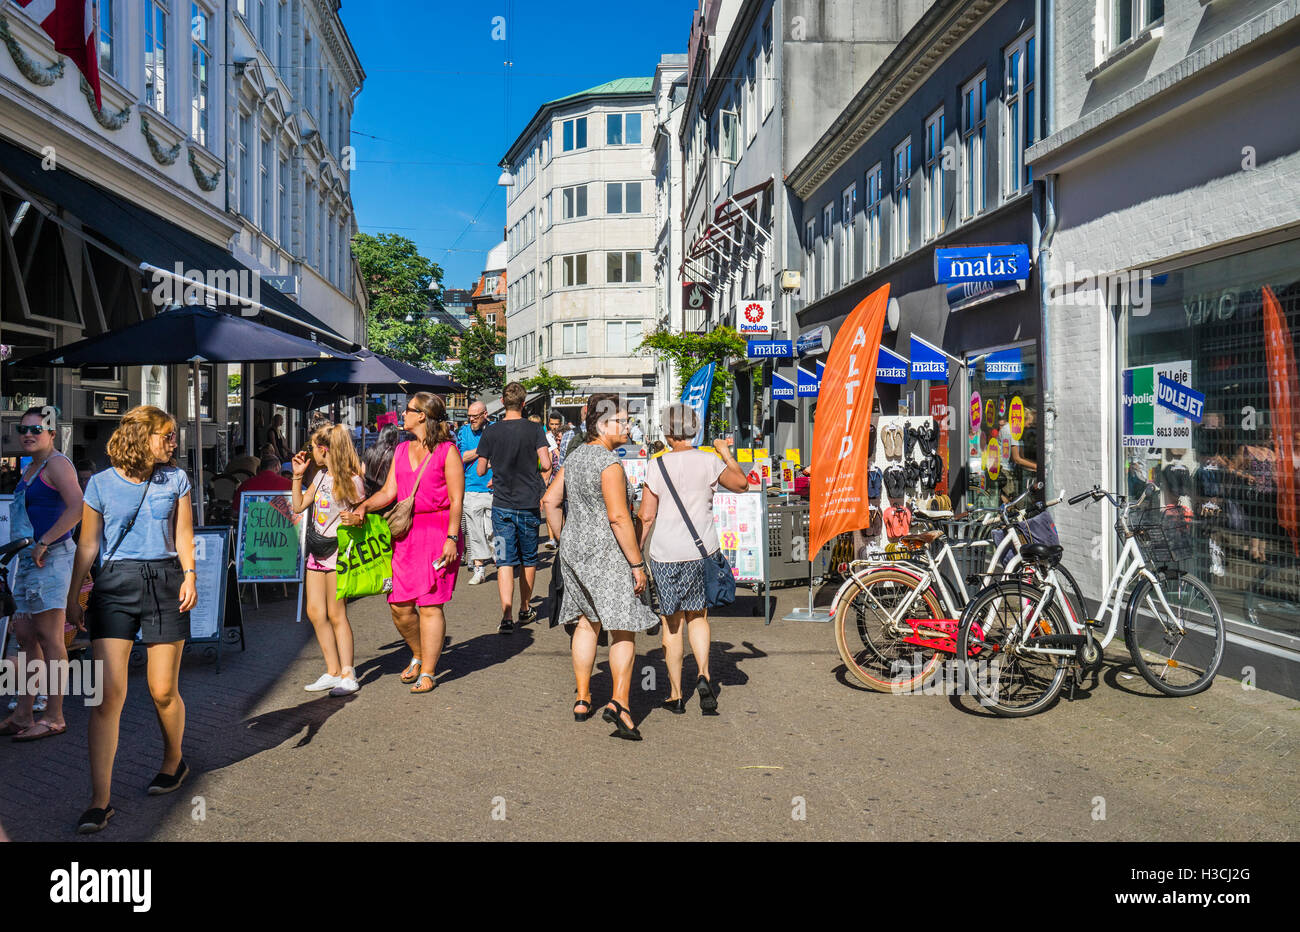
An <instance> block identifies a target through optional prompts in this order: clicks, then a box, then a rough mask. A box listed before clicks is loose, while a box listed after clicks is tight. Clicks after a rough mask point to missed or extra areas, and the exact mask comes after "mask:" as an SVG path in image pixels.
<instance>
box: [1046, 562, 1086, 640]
mask: <svg viewBox="0 0 1300 932" xmlns="http://www.w3.org/2000/svg"><path fill="white" fill-rule="evenodd" d="M1052 569H1053V570H1054V571H1055V572H1056V574H1057V575H1058V576H1059V577H1060V578H1061V579H1062V580H1063V581H1064V582H1065V586H1064V587H1062V589H1061V596H1062V597H1063V598H1064V599H1065V600H1066V605H1067V607H1068V608H1069V615H1070V620H1071V621H1073V622H1074V623H1075V624H1076V625H1078V627H1080V628H1082V627H1083V623H1084V622H1085V621H1087V620H1088V603H1087V602H1085V601H1084V600H1083V590H1082V589H1080V588H1079V583H1078V582H1076V581H1075V578H1074V577H1073V576H1072V575H1071V574H1070V571H1069V570H1067V569H1066V568H1065V567H1064V566H1061V565H1060V564H1059V563H1058V564H1057V565H1056V566H1054V567H1052Z"/></svg>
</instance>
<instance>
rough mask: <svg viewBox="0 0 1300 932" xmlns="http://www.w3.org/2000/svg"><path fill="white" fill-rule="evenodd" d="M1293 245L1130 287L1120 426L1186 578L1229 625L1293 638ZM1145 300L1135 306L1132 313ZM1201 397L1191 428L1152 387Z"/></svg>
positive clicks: (1299, 292)
mask: <svg viewBox="0 0 1300 932" xmlns="http://www.w3.org/2000/svg"><path fill="white" fill-rule="evenodd" d="M1296 245H1297V244H1296V243H1295V242H1291V243H1283V244H1280V245H1277V246H1270V247H1267V248H1264V249H1258V250H1254V251H1252V252H1248V253H1243V254H1241V255H1237V256H1233V257H1230V258H1226V259H1220V260H1216V261H1213V262H1207V263H1202V264H1200V265H1195V266H1191V267H1188V268H1185V269H1181V270H1178V271H1173V272H1169V273H1167V274H1165V275H1160V276H1156V277H1155V278H1153V279H1145V278H1143V279H1139V280H1138V281H1136V282H1133V281H1130V283H1129V285H1128V289H1127V291H1128V298H1127V301H1126V302H1125V303H1124V304H1123V305H1121V307H1120V309H1119V310H1120V314H1119V318H1118V325H1119V347H1120V366H1119V369H1120V372H1119V382H1120V385H1119V388H1120V389H1121V391H1119V392H1118V400H1119V411H1118V412H1117V417H1116V423H1117V426H1118V430H1119V434H1120V438H1119V447H1118V449H1119V450H1120V451H1121V455H1122V461H1121V463H1120V470H1121V473H1122V475H1123V476H1124V477H1125V480H1126V485H1127V488H1126V489H1124V490H1123V491H1128V492H1130V493H1134V492H1136V493H1138V494H1140V493H1141V490H1142V488H1143V487H1144V485H1145V483H1146V482H1147V481H1151V482H1154V483H1156V485H1157V486H1158V487H1159V489H1160V498H1159V501H1158V503H1157V504H1156V507H1158V508H1159V509H1161V511H1162V512H1163V515H1162V520H1163V521H1164V522H1167V523H1172V524H1174V525H1175V526H1176V527H1177V528H1178V529H1179V530H1180V531H1181V532H1183V533H1185V534H1187V535H1188V536H1189V537H1190V539H1191V541H1192V543H1193V544H1194V547H1193V551H1194V556H1193V558H1192V559H1191V560H1189V561H1186V562H1184V563H1183V564H1182V565H1181V568H1182V569H1184V570H1187V571H1188V572H1191V573H1194V574H1196V575H1197V576H1199V577H1201V579H1203V580H1205V581H1206V582H1207V583H1209V585H1210V586H1211V588H1212V589H1214V592H1215V595H1216V597H1217V598H1218V600H1219V602H1220V604H1221V605H1222V607H1223V613H1224V617H1225V618H1226V619H1228V620H1229V621H1230V622H1232V621H1236V622H1244V623H1246V624H1248V625H1253V626H1255V627H1257V628H1259V629H1263V630H1264V631H1268V632H1276V633H1281V634H1285V635H1290V636H1297V635H1300V556H1298V555H1300V522H1298V521H1297V516H1300V507H1298V505H1300V501H1298V496H1300V482H1298V481H1297V471H1298V469H1297V466H1298V464H1300V387H1298V385H1297V374H1296V358H1297V356H1298V355H1300V353H1298V352H1297V349H1298V347H1297V334H1300V264H1297V261H1296V258H1295V256H1296ZM1139 299H1141V300H1139ZM1162 376H1164V377H1165V378H1167V379H1172V380H1174V381H1185V383H1186V384H1188V385H1189V386H1190V387H1191V388H1192V389H1193V390H1194V391H1195V392H1197V393H1199V394H1200V395H1203V396H1204V397H1205V403H1204V410H1203V412H1202V416H1201V421H1200V423H1199V424H1198V423H1195V422H1193V421H1192V420H1190V419H1188V418H1186V417H1181V416H1179V415H1177V414H1176V413H1175V412H1174V411H1172V410H1169V409H1168V408H1167V407H1165V406H1164V405H1163V404H1161V403H1159V401H1158V400H1157V399H1158V397H1159V396H1158V392H1159V386H1160V380H1161V377H1162Z"/></svg>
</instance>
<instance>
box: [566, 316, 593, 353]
mask: <svg viewBox="0 0 1300 932" xmlns="http://www.w3.org/2000/svg"><path fill="white" fill-rule="evenodd" d="M560 337H561V340H562V341H563V349H562V353H563V354H564V355H565V356H574V355H580V354H584V353H586V352H587V324H586V322H585V321H584V322H583V323H578V324H564V325H563V326H561V328H560Z"/></svg>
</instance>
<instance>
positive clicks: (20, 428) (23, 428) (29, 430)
mask: <svg viewBox="0 0 1300 932" xmlns="http://www.w3.org/2000/svg"><path fill="white" fill-rule="evenodd" d="M14 430H16V431H17V432H18V433H20V434H35V435H36V436H37V437H39V436H40V435H41V434H42V433H44V432H45V431H47V430H48V431H49V432H50V433H54V428H53V427H45V426H44V425H42V424H15V425H14Z"/></svg>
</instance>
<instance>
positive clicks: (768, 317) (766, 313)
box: [736, 301, 772, 337]
mask: <svg viewBox="0 0 1300 932" xmlns="http://www.w3.org/2000/svg"><path fill="white" fill-rule="evenodd" d="M736 318H737V319H736V325H737V326H736V329H737V330H738V331H740V333H742V334H743V335H745V336H747V337H765V336H769V335H770V334H771V333H772V302H771V301H746V302H744V303H743V304H742V305H741V306H740V312H739V313H738V314H737V315H736Z"/></svg>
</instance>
